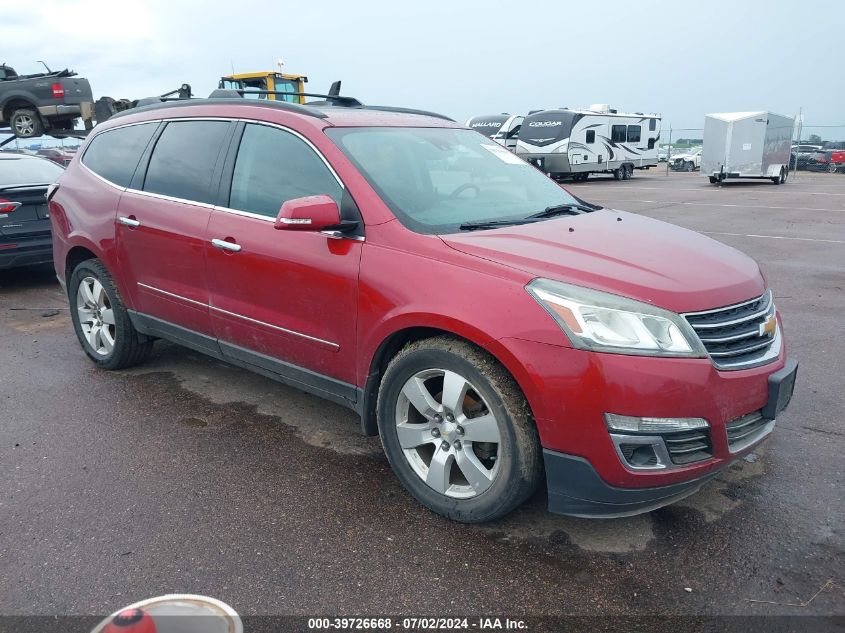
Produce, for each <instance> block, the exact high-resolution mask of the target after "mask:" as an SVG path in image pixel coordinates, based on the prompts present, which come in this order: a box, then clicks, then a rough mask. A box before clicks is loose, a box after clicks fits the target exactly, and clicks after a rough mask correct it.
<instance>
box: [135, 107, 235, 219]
mask: <svg viewBox="0 0 845 633" xmlns="http://www.w3.org/2000/svg"><path fill="white" fill-rule="evenodd" d="M228 130H229V122H228V121H176V122H170V123H168V124H167V127H166V128H164V132H162V133H161V136H159V138H158V141H157V142H156V145H155V148H154V149H153V155H152V156H151V157H150V165H149V167H147V176H146V178H145V179H144V191H149V192H150V193H160V194H162V195H165V196H173V197H174V198H181V199H183V200H193V201H195V202H209V203H210V202H211V201H212V194H211V191H210V190H211V177H212V175H213V173H212V172H213V171H214V164H215V162H217V155H218V154H219V153H220V147H221V146H222V144H223V139H224V138H225V137H226V132H227V131H228Z"/></svg>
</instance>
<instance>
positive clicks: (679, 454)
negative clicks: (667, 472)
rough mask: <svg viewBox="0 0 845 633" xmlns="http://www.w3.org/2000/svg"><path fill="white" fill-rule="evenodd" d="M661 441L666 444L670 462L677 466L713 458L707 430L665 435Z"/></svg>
mask: <svg viewBox="0 0 845 633" xmlns="http://www.w3.org/2000/svg"><path fill="white" fill-rule="evenodd" d="M663 441H664V442H666V450H667V452H668V453H669V457H670V458H671V459H672V462H673V463H674V464H678V465H679V466H682V465H684V464H692V463H693V462H699V461H701V460H703V459H710V458H711V457H712V456H713V447H712V446H711V445H710V433H709V432H708V431H707V429H696V430H694V431H682V432H680V433H666V434H664V435H663Z"/></svg>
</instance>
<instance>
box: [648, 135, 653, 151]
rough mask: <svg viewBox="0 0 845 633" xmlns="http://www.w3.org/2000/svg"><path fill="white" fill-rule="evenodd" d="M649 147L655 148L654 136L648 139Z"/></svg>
mask: <svg viewBox="0 0 845 633" xmlns="http://www.w3.org/2000/svg"><path fill="white" fill-rule="evenodd" d="M648 148H649V149H654V139H653V138H650V139H648Z"/></svg>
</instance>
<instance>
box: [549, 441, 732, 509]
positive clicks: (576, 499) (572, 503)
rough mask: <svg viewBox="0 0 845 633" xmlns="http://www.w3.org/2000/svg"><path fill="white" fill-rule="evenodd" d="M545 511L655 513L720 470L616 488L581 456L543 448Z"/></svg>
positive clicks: (690, 491)
mask: <svg viewBox="0 0 845 633" xmlns="http://www.w3.org/2000/svg"><path fill="white" fill-rule="evenodd" d="M543 460H544V462H545V466H546V484H547V487H548V490H549V512H554V513H555V514H566V515H569V516H576V517H588V518H607V519H610V518H616V517H624V516H632V515H634V514H641V513H643V512H650V511H651V510H656V509H657V508H661V507H663V506H665V505H668V504H670V503H674V502H675V501H679V500H681V499H683V498H684V497H687V496H689V495H691V494H693V493H694V492H697V491H698V489H699V488H701V486H702V485H703V484H705V483H707V482H708V481H710V480H711V479H712V478H713V477H715V476H716V475H717V474H718V473H719V472H720V470H722V469H721V468H720V469H717V470H715V471H712V472H710V473H707V474H706V475H704V476H703V477H698V478H696V479H692V480H690V481H685V482H682V483H678V484H671V485H669V486H660V487H657V488H617V487H615V486H611V485H610V484H607V483H605V482H604V480H602V478H601V477H599V475H598V473H597V472H596V471H595V469H594V468H593V466H592V465H591V464H590V462H588V461H587V460H586V459H584V458H583V457H578V456H576V455H567V454H566V453H558V452H556V451H550V450H548V449H543Z"/></svg>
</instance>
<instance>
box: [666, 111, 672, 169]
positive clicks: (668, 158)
mask: <svg viewBox="0 0 845 633" xmlns="http://www.w3.org/2000/svg"><path fill="white" fill-rule="evenodd" d="M670 162H672V124H671V123H670V124H669V147H667V148H666V175H667V176H668V175H669V163H670Z"/></svg>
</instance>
